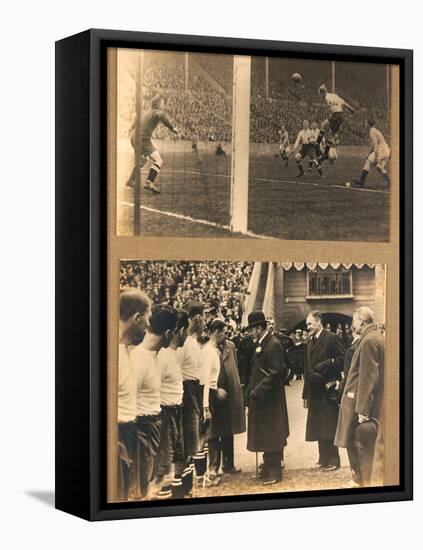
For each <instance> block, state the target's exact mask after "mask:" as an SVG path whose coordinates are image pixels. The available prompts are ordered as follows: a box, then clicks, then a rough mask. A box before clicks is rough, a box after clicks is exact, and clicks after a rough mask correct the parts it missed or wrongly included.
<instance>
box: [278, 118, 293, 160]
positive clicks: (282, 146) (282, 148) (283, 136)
mask: <svg viewBox="0 0 423 550" xmlns="http://www.w3.org/2000/svg"><path fill="white" fill-rule="evenodd" d="M290 154H291V147H290V145H289V135H288V132H287V130H286V128H285V126H284V125H282V126H281V129H280V130H279V156H280V157H281V159H282V160H284V161H285V167H286V168H288V163H289V155H290Z"/></svg>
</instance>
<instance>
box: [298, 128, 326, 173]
mask: <svg viewBox="0 0 423 550" xmlns="http://www.w3.org/2000/svg"><path fill="white" fill-rule="evenodd" d="M294 152H295V161H296V163H297V167H298V174H297V176H296V177H297V178H301V177H302V176H304V168H303V165H302V159H303V158H304V157H308V158H309V159H310V161H311V162H312V164H314V166H315V167H316V168H317V171H318V173H319V176H320V177H322V176H323V172H322V168H321V166H320V162H319V161H318V160H317V158H316V149H315V140H314V133H313V130H311V128H310V126H309V122H308V120H304V122H303V129H302V130H300V131H299V132H298V135H297V139H296V141H295V145H294Z"/></svg>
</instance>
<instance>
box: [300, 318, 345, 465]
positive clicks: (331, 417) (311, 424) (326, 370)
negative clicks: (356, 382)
mask: <svg viewBox="0 0 423 550" xmlns="http://www.w3.org/2000/svg"><path fill="white" fill-rule="evenodd" d="M306 324H307V329H308V332H309V334H310V338H309V341H308V343H307V350H306V364H305V371H304V388H303V406H304V408H306V409H307V425H306V441H317V442H318V448H319V460H318V464H319V466H320V467H321V469H322V470H323V471H332V470H336V469H337V468H339V466H340V459H339V452H338V448H337V447H335V446H334V444H333V439H334V437H335V432H336V426H337V423H338V406H337V404H336V403H333V402H331V401H329V400H328V399H326V384H327V383H328V382H331V381H333V380H340V379H341V370H342V367H343V361H344V355H345V351H344V347H343V345H342V343H341V342H340V340H339V339H338V338H337V337H336V336H335V334H333V333H332V332H330V331H329V330H327V329H324V328H323V325H322V315H321V313H320V312H319V311H318V310H316V309H315V310H313V311H311V312H310V313H309V314H308V315H307V319H306Z"/></svg>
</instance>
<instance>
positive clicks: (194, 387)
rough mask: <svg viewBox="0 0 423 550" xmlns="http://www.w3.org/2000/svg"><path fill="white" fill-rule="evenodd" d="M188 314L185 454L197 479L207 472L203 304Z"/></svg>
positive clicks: (184, 351) (184, 355)
mask: <svg viewBox="0 0 423 550" xmlns="http://www.w3.org/2000/svg"><path fill="white" fill-rule="evenodd" d="M185 309H186V310H187V312H188V336H187V338H186V340H185V343H184V345H183V347H182V349H181V352H180V358H181V370H182V376H183V387H184V395H183V400H182V405H183V428H184V446H185V454H186V456H187V457H188V458H191V459H192V462H193V463H194V465H195V472H196V475H197V477H198V478H199V479H200V480H201V479H202V477H203V476H204V473H205V464H207V462H206V459H207V456H206V449H203V448H201V435H202V432H203V420H204V410H203V392H204V366H203V362H202V353H201V346H200V344H199V341H198V339H199V337H200V336H201V334H202V333H203V330H204V305H203V304H202V303H201V302H197V301H195V300H192V301H190V302H189V303H188V304H187V305H186V308H185Z"/></svg>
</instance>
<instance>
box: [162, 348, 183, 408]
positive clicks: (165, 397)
mask: <svg viewBox="0 0 423 550" xmlns="http://www.w3.org/2000/svg"><path fill="white" fill-rule="evenodd" d="M179 349H181V348H179ZM157 363H158V365H159V368H160V373H161V378H162V385H161V387H160V403H161V405H165V406H169V405H180V404H181V403H182V394H183V391H184V389H183V385H182V371H181V365H180V362H179V361H178V350H176V349H172V348H162V349H161V350H160V351H159V353H158V354H157Z"/></svg>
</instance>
